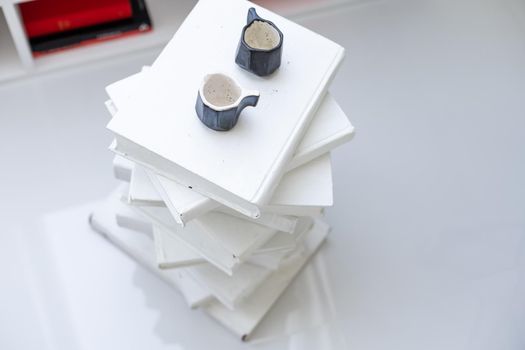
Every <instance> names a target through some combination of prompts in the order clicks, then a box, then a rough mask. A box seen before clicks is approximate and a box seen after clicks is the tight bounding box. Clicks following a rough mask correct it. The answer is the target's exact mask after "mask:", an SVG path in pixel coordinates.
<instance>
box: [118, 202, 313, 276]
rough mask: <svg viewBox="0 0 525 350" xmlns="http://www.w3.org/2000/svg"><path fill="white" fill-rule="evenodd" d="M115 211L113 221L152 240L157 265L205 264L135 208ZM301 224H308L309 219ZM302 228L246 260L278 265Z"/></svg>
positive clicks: (275, 238)
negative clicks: (115, 219)
mask: <svg viewBox="0 0 525 350" xmlns="http://www.w3.org/2000/svg"><path fill="white" fill-rule="evenodd" d="M121 209H122V210H120V211H117V212H116V217H117V224H118V225H119V226H121V227H124V228H127V229H131V230H135V231H140V232H143V233H145V234H148V235H150V236H151V237H153V239H154V240H155V251H156V257H157V264H158V266H159V268H180V267H187V266H193V265H197V264H203V263H207V261H206V259H205V258H204V257H203V256H202V255H201V254H199V253H197V252H196V251H195V250H194V249H193V248H192V247H191V246H189V245H188V244H187V243H186V242H185V241H184V240H182V239H181V238H180V237H178V236H177V235H176V234H173V233H170V232H168V231H167V229H165V228H161V227H159V226H158V225H153V224H152V223H151V222H150V221H149V219H148V218H147V217H146V216H144V215H142V214H140V213H137V212H136V211H135V210H131V209H129V208H127V207H126V208H123V207H121ZM301 224H302V225H305V229H306V225H310V223H309V220H304V219H303V220H301ZM305 229H299V230H296V232H295V233H294V234H292V235H290V234H284V233H280V232H278V233H277V234H275V235H274V236H273V237H272V238H271V239H270V240H269V241H268V242H266V243H265V244H264V245H263V246H261V247H260V248H259V249H257V250H256V251H254V252H253V254H252V255H251V256H250V257H249V258H248V259H247V262H249V263H252V264H254V265H257V266H261V267H265V268H268V269H275V268H277V267H278V265H279V263H280V261H281V260H282V259H283V258H284V257H285V256H286V255H287V254H288V253H289V252H291V251H293V250H294V249H295V248H296V245H297V242H299V241H300V240H302V238H303V236H304V233H305V232H306V230H305Z"/></svg>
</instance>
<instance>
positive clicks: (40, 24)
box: [22, 1, 133, 38]
mask: <svg viewBox="0 0 525 350" xmlns="http://www.w3.org/2000/svg"><path fill="white" fill-rule="evenodd" d="M22 14H23V10H22ZM132 15H133V12H132V8H131V4H130V2H129V1H126V2H121V3H119V4H112V5H108V6H103V7H100V8H95V9H89V10H84V11H79V12H72V13H68V14H64V15H60V16H53V17H49V18H43V19H39V20H34V21H33V20H28V21H24V25H25V28H26V33H27V35H28V37H29V38H35V37H39V36H44V35H49V34H55V33H60V32H64V31H68V30H73V29H79V28H84V27H89V26H93V25H97V24H101V23H107V22H112V21H118V20H121V19H125V18H130V17H131V16H132Z"/></svg>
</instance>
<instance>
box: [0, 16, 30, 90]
mask: <svg viewBox="0 0 525 350" xmlns="http://www.w3.org/2000/svg"><path fill="white" fill-rule="evenodd" d="M25 72H26V71H25V69H24V66H23V64H22V61H21V60H20V58H19V56H18V52H17V50H16V47H15V44H14V42H13V38H12V37H11V32H10V30H9V27H8V25H7V21H6V18H5V15H4V11H3V10H2V8H0V81H1V80H6V79H12V78H16V77H18V76H21V75H23V74H25Z"/></svg>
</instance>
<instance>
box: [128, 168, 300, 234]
mask: <svg viewBox="0 0 525 350" xmlns="http://www.w3.org/2000/svg"><path fill="white" fill-rule="evenodd" d="M137 167H140V166H139V165H135V168H137ZM141 171H144V172H145V173H146V174H147V175H148V178H149V181H147V180H146V181H145V182H147V183H148V184H147V185H145V186H149V187H151V188H153V189H154V190H153V191H154V192H155V193H156V194H157V196H160V198H161V201H162V203H163V204H165V205H166V206H167V208H168V210H169V211H170V212H171V214H172V215H173V218H174V219H175V221H176V222H177V223H178V224H179V225H181V226H185V225H186V222H187V221H189V220H188V217H187V215H183V214H181V209H183V210H185V211H186V213H191V216H190V219H192V220H194V221H199V220H202V218H203V217H205V216H206V215H208V213H209V212H210V211H211V210H215V211H218V212H221V213H224V214H228V215H227V216H225V218H228V217H231V219H230V220H236V219H235V218H240V219H244V220H248V221H251V222H253V223H254V224H259V225H262V226H266V227H269V228H272V229H275V230H278V231H283V232H293V231H294V230H295V226H296V225H297V220H298V217H296V216H284V215H280V214H277V213H266V212H262V213H261V215H260V216H259V217H258V218H257V219H253V218H251V217H248V216H244V215H242V214H240V213H239V212H237V211H235V210H232V209H230V208H228V207H225V206H223V205H220V204H219V203H218V202H216V201H213V200H210V199H209V198H208V197H204V196H202V195H200V194H198V193H197V192H194V191H191V190H189V189H187V188H186V187H184V186H181V185H179V184H178V183H176V182H174V181H172V180H169V179H167V178H165V177H163V176H161V175H156V174H154V173H153V172H152V171H150V170H147V169H144V168H143V169H141ZM132 191H133V187H132V186H130V196H131V195H132V193H133V192H132ZM197 196H198V197H197ZM151 200H152V201H151V203H155V202H156V201H157V199H156V198H154V197H151ZM189 208H193V210H190V211H188V210H186V209H189Z"/></svg>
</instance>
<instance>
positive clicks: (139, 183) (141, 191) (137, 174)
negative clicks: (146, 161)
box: [128, 164, 165, 207]
mask: <svg viewBox="0 0 525 350" xmlns="http://www.w3.org/2000/svg"><path fill="white" fill-rule="evenodd" d="M128 203H129V204H132V205H148V206H154V207H163V206H165V203H164V200H163V199H162V198H161V197H160V196H159V194H158V191H157V190H156V189H155V188H154V187H153V186H151V184H150V180H149V176H148V174H147V173H146V170H145V169H144V168H143V167H142V166H140V165H138V164H133V170H132V172H131V179H130V181H129V192H128Z"/></svg>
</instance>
